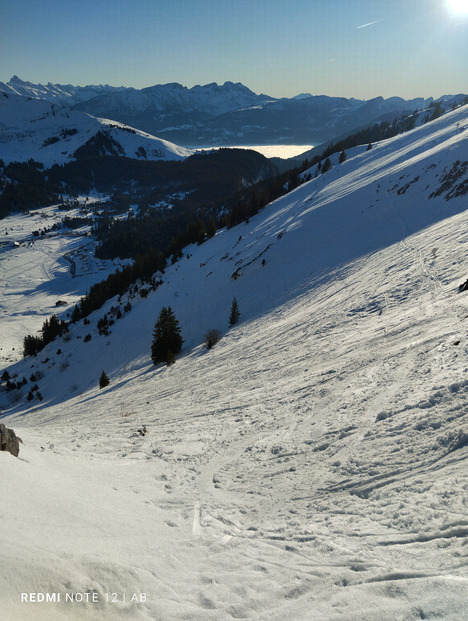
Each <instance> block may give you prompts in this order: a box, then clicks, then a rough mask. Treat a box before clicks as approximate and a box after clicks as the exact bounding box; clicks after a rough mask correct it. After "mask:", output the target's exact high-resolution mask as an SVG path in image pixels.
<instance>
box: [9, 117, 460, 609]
mask: <svg viewBox="0 0 468 621" xmlns="http://www.w3.org/2000/svg"><path fill="white" fill-rule="evenodd" d="M467 123H468V118H467V107H466V106H465V107H464V108H460V109H458V110H456V111H454V112H452V113H450V114H448V115H446V116H444V117H442V118H440V119H438V120H437V121H435V122H433V123H431V124H428V125H425V126H422V127H420V128H418V129H416V130H414V131H412V132H409V133H407V134H404V135H401V136H398V137H396V138H393V139H391V140H388V141H384V142H382V143H379V144H375V145H373V148H372V149H371V150H370V151H366V150H365V147H364V148H357V149H355V150H353V152H351V151H350V152H349V153H348V159H347V160H346V161H345V162H344V163H342V164H338V163H337V159H338V156H337V157H336V158H334V159H333V162H332V164H333V166H332V169H331V170H330V171H329V172H327V173H325V174H322V175H319V176H317V177H316V178H314V179H312V180H311V181H309V182H307V183H305V184H303V185H301V186H299V187H298V188H297V189H296V190H295V191H293V192H291V193H289V194H287V195H286V196H284V197H282V198H280V199H278V200H277V201H275V202H274V203H272V204H270V205H269V206H267V207H266V208H265V209H264V210H262V211H261V212H260V213H259V214H257V215H256V216H255V217H253V218H251V219H250V222H249V223H244V224H241V225H239V226H238V227H235V228H233V229H231V230H224V231H220V232H219V233H218V234H217V235H216V236H215V237H214V238H213V239H211V240H209V241H207V242H206V243H205V244H203V245H201V246H191V247H189V248H187V249H186V252H185V254H184V257H183V258H182V259H180V260H179V261H178V262H177V263H175V264H174V265H172V266H171V267H169V268H168V269H167V270H166V272H165V274H164V275H163V280H164V282H163V284H162V285H161V286H160V287H159V288H158V289H157V290H156V291H154V292H152V293H150V294H149V295H148V296H147V297H146V298H140V297H138V296H136V297H133V298H132V300H131V302H132V310H131V311H130V312H129V313H124V315H123V317H122V319H119V320H117V321H116V322H115V323H114V325H113V326H112V327H111V333H110V334H109V335H108V336H101V335H99V334H98V332H97V329H96V324H97V320H98V319H99V318H100V317H102V316H103V314H104V313H105V312H110V308H111V306H114V307H115V306H117V305H118V304H120V306H122V307H123V306H124V305H125V304H126V302H127V301H128V299H127V297H124V298H123V299H122V300H121V301H120V302H118V301H117V300H116V299H114V300H111V301H109V303H108V305H107V307H106V308H103V309H101V310H99V311H97V312H96V313H95V314H94V315H92V316H91V317H90V320H91V323H90V324H89V325H83V324H82V322H80V324H78V325H76V326H74V327H73V328H72V329H71V331H70V338H69V339H68V337H67V339H66V340H64V339H58V340H57V341H55V342H53V343H52V344H51V345H49V346H48V347H47V348H46V349H44V350H43V351H42V352H41V353H40V354H39V355H38V356H37V358H36V359H31V358H27V359H25V360H22V361H18V362H17V363H15V364H13V365H11V366H10V367H9V372H10V374H11V375H14V374H15V373H16V374H17V377H18V378H22V377H23V376H26V377H27V378H29V375H30V374H31V373H36V374H37V372H38V371H39V372H40V373H39V374H40V375H41V378H40V380H39V381H38V384H39V388H40V391H41V394H42V395H43V401H38V400H36V399H35V400H33V401H31V402H27V401H26V400H25V399H24V398H23V399H21V397H20V395H16V396H15V402H11V401H12V397H11V393H5V392H2V393H0V397H1V399H2V401H3V407H4V410H3V416H2V418H1V419H0V420H1V422H3V423H5V424H6V425H7V427H12V428H13V429H14V430H15V431H16V433H17V434H18V435H19V436H21V438H22V439H23V442H24V444H23V445H22V446H21V452H20V455H19V459H16V458H13V457H12V456H11V455H9V454H5V453H0V461H1V465H0V467H1V471H2V489H3V492H4V497H5V498H7V499H8V502H6V503H5V504H4V505H3V506H2V510H1V512H2V522H3V525H4V528H3V531H2V537H1V548H2V557H3V558H2V565H1V569H0V575H1V577H2V580H1V584H0V592H1V601H2V608H3V614H4V615H6V616H4V618H6V619H8V620H10V619H11V620H16V619H25V620H28V619H34V620H41V619H52V620H53V619H90V620H93V619H99V620H102V619H106V620H107V619H108V620H114V619H132V620H134V619H135V620H137V621H140V620H142V621H143V620H149V619H158V620H164V621H173V620H179V619H180V620H182V619H193V620H200V621H205V620H207V619H213V620H216V621H220V620H228V619H239V618H242V619H255V620H262V621H263V620H265V621H266V620H268V621H280V620H281V621H282V620H284V619H294V620H295V621H312V620H313V621H316V620H319V621H322V620H323V621H325V620H327V621H328V620H338V619H346V620H347V621H390V620H394V619H405V620H407V619H408V620H410V619H423V618H435V619H447V620H452V621H460V619H464V618H466V610H467V606H468V574H467V569H466V568H467V561H466V543H467V537H468V519H467V503H468V493H467V492H468V476H467V457H468V425H467V409H468V408H467V405H468V380H467V375H466V372H467V368H468V364H467V362H468V359H467V354H468V341H467V321H468V297H467V296H468V294H466V293H459V292H458V286H459V284H460V283H462V282H463V281H465V280H466V279H467V277H468V264H467V259H466V248H467V244H468V230H467V227H466V214H465V210H466V194H463V193H462V190H463V187H466V168H465V172H464V173H462V174H461V175H459V176H458V178H456V174H455V172H454V171H457V170H463V163H464V162H466V161H467V160H468V142H467V130H466V127H467ZM457 162H458V164H456V163H457ZM311 172H312V174H313V175H314V174H315V169H313V170H312V171H311ZM447 179H448V180H449V181H447ZM445 182H446V185H445V186H444V187H445V189H444V191H443V192H441V193H439V190H440V189H441V187H442V186H443V185H444V183H445ZM463 183H465V186H463ZM447 184H448V185H447ZM457 193H458V195H456V194H457ZM447 194H453V195H454V197H453V198H450V199H449V200H447V199H446V196H447ZM431 195H432V198H430V196H431ZM455 195H456V196H455ZM14 218H16V216H15V217H12V220H11V221H10V222H11V223H14ZM8 221H9V219H6V220H5V221H4V222H8ZM17 256H18V261H20V262H21V261H26V260H27V259H26V257H25V256H22V255H17ZM20 264H21V263H19V264H18V263H17V264H16V265H15V262H14V261H10V262H9V263H8V264H6V267H5V270H6V271H5V276H4V277H5V278H6V279H8V277H9V274H12V273H13V272H14V270H19V269H20ZM0 265H1V266H4V265H5V263H4V262H3V260H2V262H1V263H0ZM234 296H235V297H236V299H237V300H238V303H239V308H240V311H241V318H240V322H239V324H238V325H236V326H234V327H233V328H231V329H228V317H229V310H230V305H231V301H232V299H233V297H234ZM11 299H12V298H9V299H8V298H7V299H6V300H4V302H3V303H4V313H5V314H6V315H7V316H8V317H9V318H11V317H12V316H16V321H18V322H20V321H24V320H25V319H24V317H22V315H21V312H20V310H19V305H18V303H17V302H15V301H14V300H13V301H11V306H10V307H9V304H10V300H11ZM165 305H171V306H172V308H173V309H174V312H175V315H176V317H177V318H178V320H179V322H180V325H181V329H182V336H183V338H184V348H183V350H182V352H181V355H180V357H179V358H178V359H177V361H176V363H175V364H174V365H173V366H171V367H165V366H157V367H155V366H154V365H153V364H152V363H151V359H150V345H151V338H152V336H151V333H152V329H153V326H154V323H155V321H156V318H157V315H158V313H159V311H160V309H161V307H162V306H165ZM31 312H32V310H31V309H27V310H25V314H26V315H27V314H30V313H31ZM63 312H66V309H65V310H64V311H63ZM10 320H11V321H13V319H10ZM211 328H218V329H220V330H221V331H222V332H223V338H222V339H221V340H220V342H219V343H217V344H216V345H215V347H214V348H213V349H212V350H210V351H208V350H206V349H205V348H204V345H203V338H204V334H205V333H206V331H207V330H208V329H211ZM87 334H90V335H91V339H90V340H88V342H84V337H85V336H86V335H87ZM19 346H20V344H18V347H19ZM58 349H60V351H61V353H60V354H58V353H57V350H58ZM103 369H104V370H105V371H106V373H107V374H108V375H109V378H110V385H109V386H108V387H106V388H104V389H102V390H100V389H99V387H98V380H99V375H100V373H101V371H102V370H103ZM26 389H28V390H29V384H27V385H26V387H25V390H26ZM24 396H25V395H24ZM16 399H17V401H16ZM22 593H44V594H47V593H48V594H54V593H55V594H60V596H61V598H60V601H55V602H44V603H37V602H31V601H28V602H25V601H23V602H22V601H21V594H22ZM86 593H87V594H88V600H89V601H75V600H76V599H77V597H76V596H77V594H78V595H79V594H86ZM67 594H68V596H69V597H70V596H73V597H72V599H74V601H65V600H66V596H67ZM112 594H115V597H114V595H112ZM78 599H79V597H78ZM132 600H133V601H132Z"/></svg>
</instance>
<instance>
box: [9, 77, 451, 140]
mask: <svg viewBox="0 0 468 621" xmlns="http://www.w3.org/2000/svg"><path fill="white" fill-rule="evenodd" d="M1 91H3V92H4V93H7V94H16V95H22V96H29V97H34V98H40V99H46V100H48V101H52V102H56V103H61V104H63V105H67V106H70V107H73V108H75V109H76V110H79V111H82V112H87V113H88V114H91V115H93V116H97V117H102V118H106V119H112V120H114V121H118V122H121V123H124V124H126V125H129V126H131V127H134V128H138V129H140V130H142V131H144V132H147V133H149V134H152V135H154V136H158V137H160V138H163V139H165V140H168V141H170V142H173V143H176V144H178V145H183V146H185V147H190V148H199V147H207V146H223V145H225V146H235V145H260V144H307V145H310V144H315V145H316V144H321V143H324V142H327V141H330V140H333V139H334V138H336V137H337V136H340V135H343V134H345V133H350V132H351V131H353V130H355V129H358V128H361V127H363V126H366V125H369V124H372V123H375V122H378V121H381V120H387V121H388V120H389V121H392V120H393V119H394V118H395V117H400V116H401V115H402V114H408V113H412V112H414V111H415V110H418V111H419V110H422V109H424V108H426V107H427V106H428V105H429V104H430V103H431V102H432V101H433V100H432V98H429V99H425V98H416V99H412V100H405V99H402V98H399V97H391V98H389V99H384V98H382V97H376V98H374V99H371V100H368V101H364V100H358V99H353V98H351V99H347V98H344V97H327V96H312V95H310V94H301V95H298V96H297V97H293V98H281V99H278V98H274V97H270V96H268V95H263V94H261V95H257V94H256V93H254V92H253V91H251V90H250V89H249V88H247V87H246V86H244V85H243V84H240V83H232V82H226V83H225V84H223V85H218V84H215V83H212V84H207V85H204V86H199V85H198V86H194V87H192V88H187V87H185V86H182V85H180V84H177V83H171V84H162V85H155V86H151V87H148V88H143V89H140V90H138V89H134V88H125V87H119V88H116V87H110V86H86V87H76V86H71V85H66V86H63V85H58V84H47V85H40V84H31V83H30V82H24V81H22V80H21V79H20V78H18V77H17V76H14V77H13V78H12V79H11V80H10V81H9V82H8V83H6V84H5V83H0V92H1ZM447 98H449V99H451V97H447ZM447 98H446V99H447ZM461 99H462V97H459V96H456V97H455V98H454V101H458V102H459V101H460V100H461Z"/></svg>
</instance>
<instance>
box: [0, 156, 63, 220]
mask: <svg viewBox="0 0 468 621" xmlns="http://www.w3.org/2000/svg"><path fill="white" fill-rule="evenodd" d="M57 200H58V187H57V186H56V185H55V184H53V183H51V182H50V181H49V180H48V178H47V175H46V172H45V171H44V166H43V164H41V163H39V162H35V161H34V160H32V159H31V160H29V161H28V162H12V163H10V164H8V165H7V166H5V164H4V162H3V161H1V160H0V218H5V217H6V216H7V215H8V214H9V213H11V212H13V211H29V209H34V208H37V207H43V206H44V205H50V204H51V203H54V202H56V201H57Z"/></svg>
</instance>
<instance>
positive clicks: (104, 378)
mask: <svg viewBox="0 0 468 621" xmlns="http://www.w3.org/2000/svg"><path fill="white" fill-rule="evenodd" d="M106 386H109V378H108V376H107V373H106V372H105V371H103V372H102V373H101V377H100V378H99V388H105V387H106Z"/></svg>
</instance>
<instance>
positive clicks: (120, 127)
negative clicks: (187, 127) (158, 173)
mask: <svg viewBox="0 0 468 621" xmlns="http://www.w3.org/2000/svg"><path fill="white" fill-rule="evenodd" d="M99 131H105V132H107V133H109V135H110V136H111V137H112V139H113V140H114V141H116V142H117V143H118V144H119V145H120V154H121V155H123V156H126V157H130V158H139V157H140V158H143V159H148V160H181V159H184V158H186V157H189V156H190V155H192V154H193V151H192V150H190V149H186V148H184V147H179V146H178V145H175V144H173V143H171V142H168V141H167V140H162V139H161V138H156V137H155V136H151V135H150V134H147V133H146V132H143V131H140V130H137V129H133V128H130V127H128V126H127V125H124V124H123V123H119V122H117V121H110V120H107V119H98V118H96V117H93V116H91V115H89V114H86V113H85V112H79V111H77V110H72V109H70V108H68V107H66V106H62V105H57V104H54V103H50V102H48V101H45V100H41V99H33V98H27V97H22V96H20V95H7V94H5V93H0V158H1V159H3V161H4V162H5V163H9V162H14V161H16V162H24V161H27V160H29V159H30V158H32V159H34V160H35V161H37V162H42V163H43V164H44V165H45V166H46V167H50V166H52V165H53V164H64V163H65V162H68V161H70V160H73V159H74V154H75V151H76V150H77V149H78V148H79V147H81V146H82V145H84V144H85V143H86V142H87V141H88V140H89V139H90V138H92V137H93V136H95V135H96V134H97V133H98V132H99ZM140 149H144V152H145V155H144V156H142V155H139V152H140Z"/></svg>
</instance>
